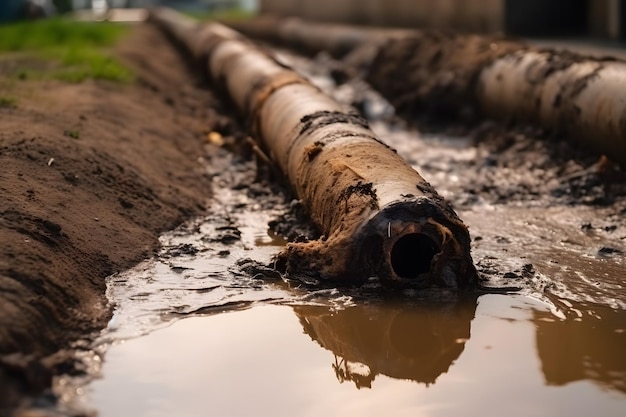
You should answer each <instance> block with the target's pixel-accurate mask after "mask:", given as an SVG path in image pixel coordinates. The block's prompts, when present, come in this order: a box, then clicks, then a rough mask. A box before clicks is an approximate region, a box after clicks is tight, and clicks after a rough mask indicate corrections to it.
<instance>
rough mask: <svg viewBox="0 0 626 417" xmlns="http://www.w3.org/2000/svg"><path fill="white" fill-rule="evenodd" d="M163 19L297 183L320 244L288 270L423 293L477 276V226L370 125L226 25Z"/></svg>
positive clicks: (292, 254) (287, 254)
mask: <svg viewBox="0 0 626 417" xmlns="http://www.w3.org/2000/svg"><path fill="white" fill-rule="evenodd" d="M153 18H154V19H155V20H156V21H157V22H158V23H160V24H161V25H162V26H163V27H164V28H165V29H166V30H167V31H168V32H170V34H172V35H173V36H174V37H175V38H177V39H178V40H179V41H181V42H182V43H183V44H185V45H187V47H188V48H189V49H190V50H191V51H192V52H193V53H194V54H195V55H196V57H198V58H200V57H202V56H203V55H205V54H206V56H208V71H209V74H210V76H211V77H212V79H214V80H217V81H220V82H221V83H222V84H224V85H225V86H226V89H227V91H228V93H229V94H230V96H231V99H232V100H233V101H234V102H235V104H236V105H237V106H238V107H239V109H240V110H241V111H242V112H243V113H244V114H246V115H247V116H248V118H249V120H250V122H251V124H252V126H253V128H254V129H255V131H256V133H257V135H258V136H259V137H260V139H261V142H262V145H263V147H264V148H265V151H266V152H267V153H268V154H269V156H270V157H271V159H272V160H273V161H274V162H275V163H276V164H277V165H278V167H279V168H280V169H281V171H282V172H283V173H284V174H285V175H286V176H287V177H288V179H289V181H290V182H291V185H292V186H293V188H294V190H295V192H296V194H297V195H298V197H299V198H300V199H301V200H302V201H303V203H304V205H305V207H306V208H307V209H308V211H309V213H310V216H311V218H312V219H313V221H314V222H315V223H316V225H317V226H318V227H319V228H320V229H321V230H322V232H323V233H324V234H325V236H326V237H325V238H323V239H322V240H320V241H314V242H308V243H304V244H302V243H301V244H291V245H288V247H287V249H286V250H285V251H284V252H283V254H282V256H280V262H279V263H280V264H281V265H282V266H283V267H284V269H286V270H287V272H295V271H302V270H307V271H309V272H312V273H315V274H316V276H319V277H322V278H329V277H331V278H335V279H342V280H346V281H351V282H364V281H365V280H367V279H368V278H369V277H370V276H379V277H381V278H382V279H383V280H384V281H386V282H392V283H400V282H402V283H409V284H410V285H412V286H416V287H425V286H430V285H432V284H437V285H440V286H447V287H458V286H464V285H465V284H467V283H469V282H472V281H473V280H474V278H475V270H474V267H473V265H472V260H471V257H470V255H469V249H470V240H469V233H468V231H467V228H466V227H465V226H464V225H463V223H462V222H461V221H460V220H459V219H458V217H457V215H456V214H455V213H454V211H453V210H452V209H451V207H450V206H449V205H448V204H447V203H446V202H445V201H444V200H443V199H442V198H441V197H440V196H439V195H438V194H437V192H436V191H435V190H434V189H433V188H432V187H431V186H430V185H429V184H428V183H427V182H426V181H425V180H424V179H423V178H422V177H421V176H420V175H419V174H418V173H417V172H416V171H415V170H413V169H412V168H411V167H410V166H409V165H407V164H406V163H405V162H404V161H403V160H402V158H400V157H399V156H398V155H397V154H396V153H395V152H394V151H393V150H392V149H390V148H389V147H387V146H386V145H385V144H383V143H382V142H381V141H380V140H379V139H378V138H377V137H376V136H375V135H374V133H373V132H372V131H371V130H370V129H369V128H368V126H367V122H366V121H365V120H363V119H362V118H361V117H359V116H358V115H356V114H354V113H353V112H351V111H349V110H348V111H347V110H346V109H345V108H343V107H342V106H341V105H340V104H339V103H337V102H335V101H334V100H333V99H331V98H330V97H328V96H326V95H325V94H323V93H322V92H321V91H320V90H319V89H318V88H316V87H314V86H313V85H311V84H310V83H309V82H308V81H307V80H305V79H304V78H302V77H301V76H299V75H298V74H297V73H295V72H294V71H292V70H291V69H289V68H286V67H285V66H284V65H282V64H279V63H278V62H277V61H275V60H274V59H273V58H272V57H270V56H268V55H267V54H266V53H265V52H264V51H262V50H261V49H259V48H258V47H256V46H254V45H253V44H251V43H249V42H247V41H245V40H243V39H241V37H240V36H239V35H237V34H236V33H235V32H232V31H230V30H229V29H227V28H225V27H224V26H221V25H219V24H209V25H206V26H203V27H201V26H198V25H196V24H194V23H193V22H191V21H189V20H188V19H187V18H184V17H182V16H181V15H178V14H176V13H175V12H172V11H168V10H157V11H155V12H153Z"/></svg>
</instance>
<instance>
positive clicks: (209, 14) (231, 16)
mask: <svg viewBox="0 0 626 417" xmlns="http://www.w3.org/2000/svg"><path fill="white" fill-rule="evenodd" d="M184 14H186V15H188V16H190V17H193V18H194V19H196V20H201V21H205V20H246V19H250V18H252V17H254V16H255V15H256V14H255V13H254V12H249V11H246V10H243V9H240V8H228V9H222V10H215V11H206V12H185V13H184Z"/></svg>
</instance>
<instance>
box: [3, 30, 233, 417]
mask: <svg viewBox="0 0 626 417" xmlns="http://www.w3.org/2000/svg"><path fill="white" fill-rule="evenodd" d="M119 54H120V55H121V56H122V58H123V59H124V60H126V61H127V62H128V63H129V64H130V65H131V66H132V67H133V68H134V69H135V70H136V72H137V74H138V82H137V83H134V84H133V85H117V84H111V83H104V82H85V83H82V84H63V83H59V82H52V81H48V82H36V81H18V82H9V81H8V80H9V77H8V75H7V74H6V73H5V74H2V73H1V72H0V82H2V83H3V84H6V85H7V86H8V92H9V94H11V95H12V96H14V97H18V98H19V99H18V100H16V103H15V105H11V106H3V107H2V108H0V164H1V165H2V170H0V192H1V194H2V198H1V199H0V242H2V251H0V386H1V387H2V394H1V395H0V414H1V415H4V412H3V411H2V410H9V409H11V408H13V407H15V405H16V404H17V403H18V401H19V399H20V397H21V396H22V395H24V394H33V393H37V392H40V391H41V390H43V389H45V388H46V387H48V386H49V383H50V378H51V375H52V373H54V372H57V371H59V370H60V369H64V370H66V371H67V370H70V369H71V363H70V362H68V361H71V359H70V354H69V353H64V350H63V349H66V348H69V347H70V345H71V343H72V342H73V341H76V340H78V339H80V338H83V337H85V336H87V335H88V334H89V333H90V332H93V331H97V330H99V329H100V328H102V327H103V326H104V325H105V324H106V322H107V320H108V318H109V315H110V310H109V307H108V306H107V301H106V298H105V295H104V290H105V281H104V278H105V277H106V276H107V275H110V274H112V273H115V272H117V271H120V270H123V269H126V268H128V267H130V266H131V265H133V264H135V263H137V262H138V261H140V260H141V259H144V258H146V257H148V256H150V255H151V254H152V253H153V251H154V250H155V249H156V248H157V247H158V246H159V241H158V236H159V233H160V232H162V231H164V230H167V229H171V228H173V227H175V226H176V225H177V224H179V223H181V222H182V221H183V220H185V219H187V218H189V217H190V216H194V215H197V214H200V213H202V212H203V211H204V209H205V207H206V204H207V198H208V197H209V196H210V179H209V178H208V177H207V176H206V175H205V174H204V169H203V167H202V164H201V161H200V160H199V158H201V157H202V156H203V155H204V151H203V138H204V137H205V136H206V133H207V132H209V131H211V130H213V129H215V128H216V126H217V127H218V128H220V127H221V128H222V129H227V128H228V122H227V121H225V119H224V118H222V117H221V116H219V115H218V114H217V112H216V110H215V109H216V107H217V106H218V103H217V101H215V100H214V99H213V98H212V96H211V94H210V93H209V92H208V91H207V90H203V89H201V88H198V84H199V82H200V81H198V80H199V78H198V77H194V76H191V74H189V73H188V71H187V68H186V67H185V65H184V63H183V62H182V61H181V60H180V57H179V56H178V54H177V52H176V51H175V50H174V49H173V48H172V47H171V46H170V44H169V42H166V40H165V39H163V37H162V35H161V34H160V33H159V32H158V31H157V30H156V29H154V28H152V27H149V26H147V25H146V26H141V27H138V28H137V29H136V30H135V31H134V33H133V35H132V36H131V38H130V39H128V40H127V41H126V42H125V43H124V44H123V45H122V46H121V48H120V51H119ZM9 67H10V66H9ZM194 80H196V81H194Z"/></svg>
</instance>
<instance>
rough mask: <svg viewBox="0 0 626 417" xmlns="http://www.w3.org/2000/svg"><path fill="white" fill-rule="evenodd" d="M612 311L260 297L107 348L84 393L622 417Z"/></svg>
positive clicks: (360, 408)
mask: <svg viewBox="0 0 626 417" xmlns="http://www.w3.org/2000/svg"><path fill="white" fill-rule="evenodd" d="M600 314H602V313H600ZM608 314H609V315H607V316H604V317H602V318H601V319H598V318H594V319H592V320H594V321H593V323H590V322H588V320H587V319H586V318H585V319H584V320H582V321H580V322H576V321H560V320H558V319H556V318H555V317H554V316H553V315H552V314H551V313H550V312H549V311H548V309H547V308H546V306H545V305H544V304H542V303H539V302H537V301H534V300H532V299H528V298H525V297H519V296H502V295H485V296H482V297H480V298H479V299H478V300H477V301H476V300H467V301H466V302H463V303H459V304H453V305H446V306H420V305H417V306H415V305H414V306H409V305H395V304H393V303H387V304H384V303H383V304H374V305H359V306H354V307H349V308H346V309H344V310H340V311H336V310H333V309H329V308H327V307H322V306H300V307H293V308H291V307H286V306H280V307H279V306H262V307H255V308H252V309H249V310H245V311H238V312H233V313H229V314H221V315H216V316H211V317H195V318H189V319H186V320H183V321H180V322H177V323H175V324H174V325H172V326H170V327H168V328H166V329H162V330H159V331H156V332H154V333H152V334H150V335H149V336H146V337H143V338H138V339H134V340H129V341H126V342H124V343H121V344H118V345H116V346H114V347H112V348H111V349H110V350H109V352H108V353H107V358H106V366H105V368H104V369H103V379H100V380H97V381H95V382H94V383H93V384H92V385H91V386H90V387H89V390H88V397H89V398H90V402H91V404H92V405H93V406H95V407H96V408H97V409H98V411H99V413H100V415H101V416H171V415H177V416H198V415H222V416H249V415H267V416H269V415H271V416H317V415H362V416H379V415H393V416H404V415H407V416H408V415H425V416H453V415H459V414H463V415H468V416H480V415H493V414H494V413H506V415H519V416H528V415H533V416H555V415H568V416H588V415H600V416H622V415H623V413H624V407H625V406H626V396H625V395H624V393H625V388H626V387H625V386H624V384H623V383H624V378H625V376H626V374H625V371H626V369H625V368H624V355H623V353H624V350H623V347H624V344H623V342H624V333H623V332H624V330H625V329H624V326H623V325H624V317H625V316H624V315H623V314H622V315H621V320H619V317H617V316H616V317H613V319H617V320H606V319H610V317H609V316H610V314H615V312H613V313H608ZM590 331H591V333H592V334H593V336H594V339H595V340H593V341H591V340H589V339H586V336H591V334H590V333H589V332H590ZM620 343H621V345H620ZM603 346H604V347H603ZM610 346H613V348H610ZM620 346H621V348H622V349H620Z"/></svg>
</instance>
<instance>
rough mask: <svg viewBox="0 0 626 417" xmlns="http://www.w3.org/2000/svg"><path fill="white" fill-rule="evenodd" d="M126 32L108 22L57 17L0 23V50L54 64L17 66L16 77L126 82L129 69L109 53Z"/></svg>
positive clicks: (130, 76)
mask: <svg viewBox="0 0 626 417" xmlns="http://www.w3.org/2000/svg"><path fill="white" fill-rule="evenodd" d="M127 31H128V28H127V27H126V26H123V25H120V24H116V23H111V22H75V21H70V20H66V19H60V18H57V19H47V20H40V21H34V22H19V23H13V24H9V25H0V52H6V53H11V52H12V53H24V54H34V55H36V56H37V57H39V58H43V59H46V60H51V61H55V62H56V63H58V65H55V66H54V68H53V69H46V70H41V69H39V70H38V69H31V68H25V69H20V71H18V75H17V76H18V78H19V79H26V78H31V79H32V78H35V79H45V78H54V79H60V80H64V81H70V82H80V81H83V80H85V79H88V78H91V79H104V80H111V81H120V82H127V81H130V80H132V78H133V75H132V73H131V71H130V70H129V69H127V68H125V67H124V66H122V65H121V64H120V63H119V62H118V61H117V60H116V59H114V58H113V57H112V55H111V54H110V48H111V47H112V46H114V45H115V44H116V43H117V42H118V41H119V40H120V39H121V38H122V37H123V36H124V35H125V34H126V33H127Z"/></svg>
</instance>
